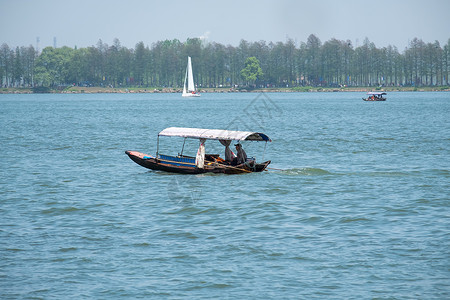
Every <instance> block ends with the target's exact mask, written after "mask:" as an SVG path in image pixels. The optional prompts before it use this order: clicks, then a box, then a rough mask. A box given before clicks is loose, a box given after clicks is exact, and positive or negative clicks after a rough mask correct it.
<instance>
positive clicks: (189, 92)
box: [181, 56, 200, 97]
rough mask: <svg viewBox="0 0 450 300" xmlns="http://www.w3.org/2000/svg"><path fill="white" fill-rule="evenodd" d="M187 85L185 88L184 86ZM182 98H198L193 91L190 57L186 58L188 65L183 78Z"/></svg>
mask: <svg viewBox="0 0 450 300" xmlns="http://www.w3.org/2000/svg"><path fill="white" fill-rule="evenodd" d="M186 83H187V86H186ZM181 96H183V97H200V94H199V93H197V91H196V90H195V85H194V76H193V75H192V62H191V57H190V56H188V64H187V67H186V75H185V76H184V86H183V94H182V95H181Z"/></svg>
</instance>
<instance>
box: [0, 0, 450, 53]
mask: <svg viewBox="0 0 450 300" xmlns="http://www.w3.org/2000/svg"><path fill="white" fill-rule="evenodd" d="M310 34H315V35H316V36H317V37H319V38H320V40H321V41H322V42H325V41H327V40H329V39H331V38H337V39H339V40H347V39H348V40H350V41H351V42H352V44H353V46H360V45H361V44H362V43H363V41H364V39H365V37H367V38H369V40H370V41H371V42H374V43H375V45H376V46H377V47H384V46H387V45H393V46H397V47H398V49H399V50H400V51H403V50H404V48H405V47H406V46H407V45H408V42H409V41H410V40H412V39H413V38H414V37H417V38H421V39H422V40H423V41H424V42H434V41H435V40H438V41H439V42H440V43H441V46H443V45H444V44H445V43H446V42H447V40H448V39H449V38H450V0H370V1H367V0H312V1H303V0H298V1H294V0H255V1H247V0H225V1H213V0H209V1H207V0H201V1H195V0H191V1H181V0H174V1H171V0H163V1H159V0H155V1H153V0H147V1H145V0H120V1H119V0H71V1H66V0H0V44H2V43H7V44H8V45H9V46H10V47H15V46H28V45H33V46H36V38H37V37H39V39H40V43H39V48H40V49H42V48H44V47H45V46H53V39H54V38H55V37H56V43H57V46H58V47H60V46H69V47H74V46H77V47H87V46H91V45H96V44H97V42H98V40H99V39H102V41H103V42H104V43H107V44H109V45H111V44H112V43H113V40H114V38H118V39H119V40H120V42H121V44H122V45H123V46H126V47H128V48H131V47H134V46H135V44H136V43H137V42H139V41H143V42H144V44H145V45H149V46H150V45H151V44H152V43H154V42H156V41H158V40H165V39H174V38H176V39H179V40H180V41H185V40H186V39H187V38H189V37H203V38H207V39H208V40H209V41H214V42H218V43H222V44H225V45H227V44H231V45H234V46H237V45H238V44H239V41H240V40H241V39H245V40H247V41H259V40H265V41H266V42H270V41H272V42H278V41H283V42H284V41H286V39H287V38H291V39H293V40H294V41H296V42H297V43H300V42H306V40H307V38H308V36H309V35H310Z"/></svg>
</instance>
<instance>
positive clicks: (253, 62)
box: [241, 56, 263, 85]
mask: <svg viewBox="0 0 450 300" xmlns="http://www.w3.org/2000/svg"><path fill="white" fill-rule="evenodd" d="M241 76H242V79H244V81H245V82H247V85H249V84H251V85H255V83H256V82H257V81H258V80H259V79H261V78H262V76H263V71H262V69H261V67H260V66H259V60H258V59H257V58H256V57H254V56H252V57H249V58H247V60H246V61H245V67H244V68H243V69H242V70H241Z"/></svg>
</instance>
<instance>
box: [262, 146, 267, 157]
mask: <svg viewBox="0 0 450 300" xmlns="http://www.w3.org/2000/svg"><path fill="white" fill-rule="evenodd" d="M266 147H267V141H266V143H265V144H264V152H263V156H262V161H264V155H266Z"/></svg>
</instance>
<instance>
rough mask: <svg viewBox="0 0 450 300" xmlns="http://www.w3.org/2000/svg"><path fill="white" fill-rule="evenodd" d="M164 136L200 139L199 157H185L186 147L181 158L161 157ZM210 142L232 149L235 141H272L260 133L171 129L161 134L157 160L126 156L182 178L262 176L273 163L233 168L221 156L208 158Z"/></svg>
mask: <svg viewBox="0 0 450 300" xmlns="http://www.w3.org/2000/svg"><path fill="white" fill-rule="evenodd" d="M160 136H171V137H182V138H184V139H185V141H186V139H187V138H190V139H198V140H199V141H200V146H199V149H198V151H197V155H196V156H195V157H194V156H187V155H183V150H184V143H183V148H182V151H181V154H178V155H177V156H170V155H163V154H160V153H159V137H160ZM207 140H220V141H221V143H222V145H226V147H228V146H229V145H230V143H231V142H232V141H238V142H240V141H265V142H266V143H267V142H271V141H272V140H271V139H270V138H269V137H268V136H267V135H265V134H264V133H259V132H250V131H233V130H219V129H201V128H181V127H169V128H166V129H164V130H163V131H161V132H160V133H159V134H158V139H157V150H156V155H155V156H152V155H148V154H144V153H141V152H138V151H129V150H128V151H125V153H126V154H127V155H128V156H129V157H130V159H131V160H133V161H134V162H135V163H137V164H138V165H140V166H143V167H145V168H148V169H152V170H160V171H166V172H174V173H182V174H201V173H224V174H240V173H253V172H262V171H264V170H265V169H266V168H267V166H268V165H269V164H270V162H271V161H270V160H268V161H265V162H263V163H256V161H255V160H254V159H248V160H247V161H246V162H244V163H241V164H238V165H232V164H230V163H229V162H227V161H225V160H224V159H222V158H221V157H220V156H219V154H206V153H205V142H206V141H207ZM228 150H229V149H228Z"/></svg>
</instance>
